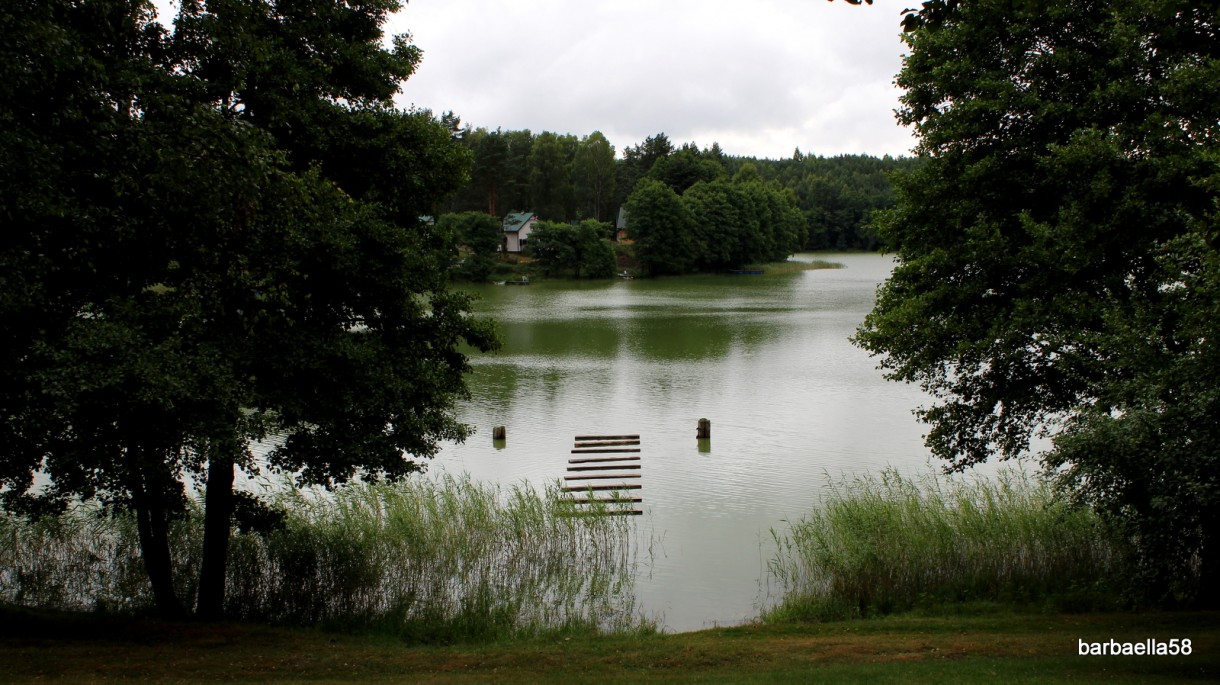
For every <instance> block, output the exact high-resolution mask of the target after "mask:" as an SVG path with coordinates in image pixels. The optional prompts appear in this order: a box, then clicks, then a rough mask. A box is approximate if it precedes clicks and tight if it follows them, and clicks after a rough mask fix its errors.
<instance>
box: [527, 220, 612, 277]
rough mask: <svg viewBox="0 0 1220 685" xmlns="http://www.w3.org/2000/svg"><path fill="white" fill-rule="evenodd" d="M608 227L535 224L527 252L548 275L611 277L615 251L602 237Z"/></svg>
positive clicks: (598, 224) (593, 223)
mask: <svg viewBox="0 0 1220 685" xmlns="http://www.w3.org/2000/svg"><path fill="white" fill-rule="evenodd" d="M607 230H608V226H607V225H606V224H604V223H602V222H600V221H594V220H592V219H587V220H585V221H582V222H581V223H580V225H578V226H571V225H568V224H562V223H558V222H551V221H540V222H538V225H537V228H535V229H534V230H533V231H532V232H531V233H530V241H529V246H528V247H527V248H526V250H527V251H528V252H529V254H530V255H531V256H533V257H534V258H536V259H537V260H538V262H539V264H541V266H542V268H543V270H544V271H546V273H547V274H560V273H564V272H567V273H571V274H572V277H573V278H610V277H612V276H614V267H615V258H614V247H613V246H612V245H611V244H610V241H609V239H607V238H606V237H605V233H606V232H607Z"/></svg>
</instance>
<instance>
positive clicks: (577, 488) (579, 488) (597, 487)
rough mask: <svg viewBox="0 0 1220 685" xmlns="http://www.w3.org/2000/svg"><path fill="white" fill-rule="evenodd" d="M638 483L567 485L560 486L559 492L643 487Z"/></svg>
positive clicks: (602, 490)
mask: <svg viewBox="0 0 1220 685" xmlns="http://www.w3.org/2000/svg"><path fill="white" fill-rule="evenodd" d="M643 487H644V486H643V485H640V484H639V483H619V484H618V485H569V486H568V487H565V488H560V491H561V492H585V491H588V490H592V491H593V492H605V491H611V492H613V491H615V490H639V489H641V488H643Z"/></svg>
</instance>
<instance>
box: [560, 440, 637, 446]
mask: <svg viewBox="0 0 1220 685" xmlns="http://www.w3.org/2000/svg"><path fill="white" fill-rule="evenodd" d="M638 444H640V441H639V440H601V441H598V442H577V443H576V444H575V445H573V447H614V446H616V445H638Z"/></svg>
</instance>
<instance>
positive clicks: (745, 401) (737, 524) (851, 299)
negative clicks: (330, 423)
mask: <svg viewBox="0 0 1220 685" xmlns="http://www.w3.org/2000/svg"><path fill="white" fill-rule="evenodd" d="M815 258H816V259H824V260H829V261H834V262H838V263H841V264H843V266H844V268H842V269H822V270H814V271H804V272H799V273H793V274H787V275H775V276H770V275H768V276H748V275H742V276H729V275H723V276H712V275H708V276H691V277H684V278H672V279H656V280H632V281H615V282H597V283H580V282H570V281H541V282H535V283H534V284H532V285H529V286H526V287H505V286H494V285H487V286H471V287H469V288H468V289H470V290H472V291H473V292H474V293H476V294H477V295H479V297H480V298H481V299H480V301H479V303H478V304H477V307H476V309H477V311H478V312H479V313H480V314H485V315H487V316H490V317H492V318H494V319H495V320H496V321H498V322H499V324H500V331H501V336H502V338H503V341H504V346H503V348H502V350H500V351H499V352H497V353H493V354H486V355H475V356H474V357H473V358H472V364H473V366H474V372H473V373H472V374H471V376H470V378H469V385H470V389H471V393H472V398H471V399H470V400H469V401H468V402H465V403H463V404H462V405H461V407H460V409H459V412H458V415H459V417H460V419H461V420H463V421H464V422H466V423H469V424H471V425H473V426H474V427H475V428H476V429H477V433H476V434H475V435H474V436H473V437H471V438H470V439H469V440H468V441H467V442H466V443H464V444H460V445H447V446H445V448H444V449H443V450H442V452H441V454H440V455H439V456H438V457H437V459H436V460H435V462H433V463H432V465H431V466H430V470H431V472H433V473H436V472H440V471H449V472H452V473H461V472H466V473H469V474H470V475H471V476H472V477H474V478H475V479H477V480H483V481H493V482H499V483H522V482H528V483H530V484H533V485H535V486H540V485H541V484H543V483H549V482H554V481H556V480H559V479H561V478H562V477H563V476H564V475H565V469H566V467H567V466H568V464H567V460H568V458H569V457H570V456H571V455H570V454H569V452H570V451H571V449H572V446H573V438H574V436H576V435H584V434H624V433H626V434H634V433H638V434H640V436H641V438H640V439H641V445H640V449H641V453H640V455H641V462H640V463H641V466H642V468H641V470H640V473H641V478H640V482H641V483H642V485H643V487H642V489H641V490H640V491H639V492H640V493H642V497H643V504H642V508H643V510H644V511H645V514H644V515H643V516H638V517H633V519H634V521H635V525H636V526H637V528H638V540H640V544H641V547H642V548H643V547H648V548H651V553H649V551H648V549H641V552H642V553H641V557H642V563H641V569H640V577H639V580H638V582H637V583H638V584H637V588H636V589H637V596H638V598H639V599H640V601H641V603H642V605H643V609H644V611H645V613H646V614H647V615H648V616H650V617H653V618H656V619H658V620H659V621H660V622H661V624H662V625H663V626H664V627H665V629H666V630H670V631H685V630H695V629H700V628H704V627H711V626H714V625H722V626H723V625H734V624H738V623H741V622H743V621H748V620H750V619H752V618H755V617H757V616H758V612H759V608H760V606H761V605H762V603H763V602H766V601H767V595H768V592H767V588H766V561H767V559H768V558H769V557H770V555H771V534H770V530H771V528H773V527H776V528H783V527H784V523H783V522H784V521H785V520H788V519H796V518H799V517H800V516H802V515H803V514H804V513H805V512H807V511H809V510H810V509H811V508H812V507H814V506H815V505H816V504H817V503H818V501H819V497H820V496H821V493H822V492H823V491H824V488H825V486H826V484H827V482H828V480H829V479H839V478H840V477H842V476H844V475H851V474H858V473H864V472H869V471H872V472H875V471H878V470H880V469H882V468H884V467H886V466H894V467H896V468H898V469H899V470H900V471H903V472H918V471H924V470H926V469H927V468H928V466H927V464H928V460H929V457H928V452H927V449H926V448H925V447H924V446H923V442H922V437H921V436H922V433H923V430H924V427H923V426H921V425H920V424H919V423H918V422H917V421H916V420H915V418H914V416H913V415H912V413H911V411H912V409H914V408H915V407H917V406H919V405H920V404H921V403H923V402H924V401H925V400H926V398H925V396H924V395H923V393H922V392H921V391H920V390H919V389H918V388H916V387H912V386H906V385H902V384H898V383H891V382H888V381H886V380H885V379H884V378H882V375H881V372H880V371H878V370H877V369H876V360H875V359H873V358H871V357H869V355H868V354H867V353H866V352H864V351H862V350H860V349H857V348H856V347H854V346H853V345H851V343H850V342H849V341H848V337H849V336H850V335H851V334H852V333H853V332H854V331H855V329H856V327H857V326H858V325H859V324H860V322H861V321H862V320H863V319H864V316H865V314H866V313H867V312H868V311H869V309H870V308H871V307H872V303H873V298H874V294H875V291H876V288H877V286H878V284H880V283H881V282H882V281H883V280H884V279H885V278H886V276H887V275H888V274H889V272H890V270H891V269H892V267H893V262H892V260H891V259H890V258H889V257H886V256H882V255H875V254H831V255H827V254H818V255H811V254H802V255H797V256H796V257H794V258H793V259H794V260H799V261H812V260H813V259H815ZM701 418H707V419H709V420H710V421H711V436H712V437H711V440H710V441H709V442H708V443H706V444H704V445H703V446H702V447H701V446H700V445H699V443H698V441H697V440H696V438H695V430H696V427H697V424H698V421H699V419H701ZM501 425H502V426H505V427H506V429H507V441H506V442H505V443H504V444H503V446H502V448H497V447H496V446H495V445H493V441H492V437H491V433H492V427H494V426H501Z"/></svg>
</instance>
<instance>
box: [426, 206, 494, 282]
mask: <svg viewBox="0 0 1220 685" xmlns="http://www.w3.org/2000/svg"><path fill="white" fill-rule="evenodd" d="M436 227H437V230H438V231H439V232H440V233H442V234H443V235H446V236H452V237H453V239H454V240H456V242H457V244H458V245H462V246H465V247H466V249H467V250H469V256H467V257H466V258H465V259H464V260H462V262H461V266H460V268H459V269H458V276H459V277H460V278H463V279H465V280H469V281H475V282H482V281H486V280H487V279H488V278H489V277H490V276H491V270H492V268H493V267H494V266H495V261H494V257H495V255H496V253H497V252H499V250H500V247H501V245H503V243H504V225H503V224H502V223H501V222H500V220H499V219H497V218H496V217H494V216H489V215H488V214H485V213H483V212H462V213H461V214H442V215H441V217H440V218H439V219H437V222H436Z"/></svg>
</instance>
